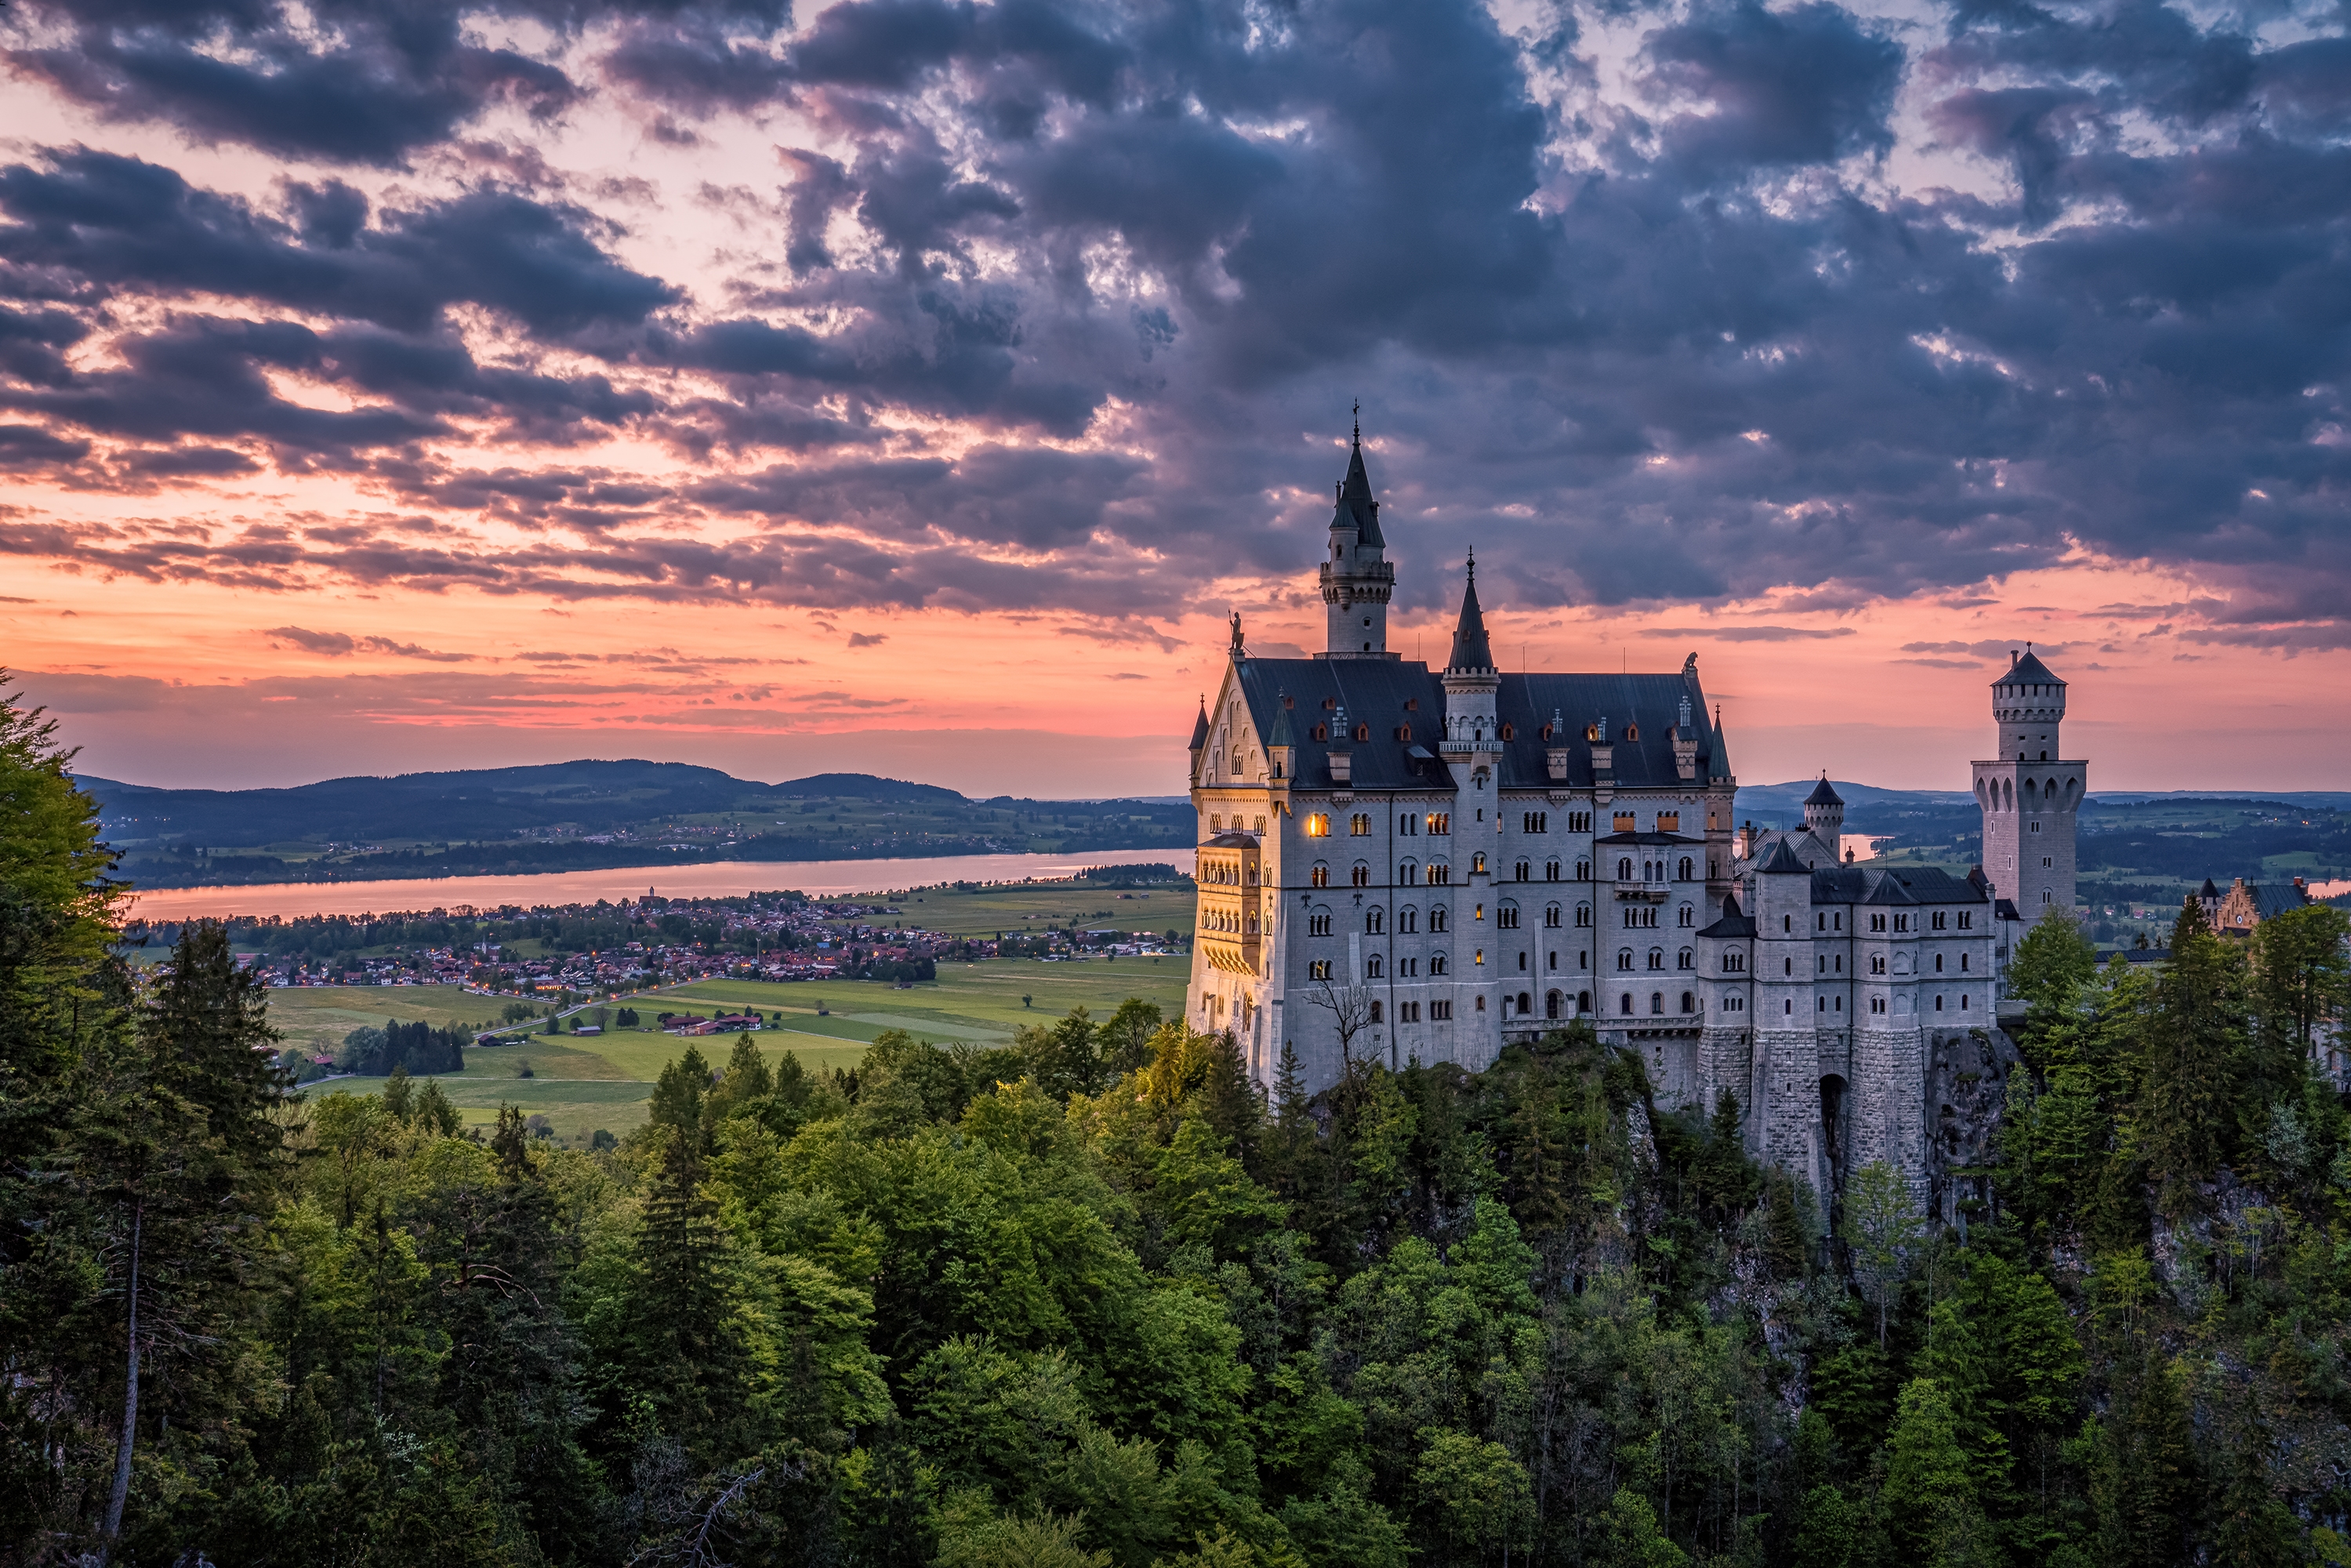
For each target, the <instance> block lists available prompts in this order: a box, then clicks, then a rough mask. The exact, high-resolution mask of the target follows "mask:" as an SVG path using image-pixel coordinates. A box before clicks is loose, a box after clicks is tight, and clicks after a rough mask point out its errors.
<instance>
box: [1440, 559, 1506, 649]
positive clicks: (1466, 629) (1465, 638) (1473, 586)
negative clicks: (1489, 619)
mask: <svg viewBox="0 0 2351 1568" xmlns="http://www.w3.org/2000/svg"><path fill="white" fill-rule="evenodd" d="M1445 667H1446V668H1447V669H1448V670H1490V669H1492V668H1493V667H1494V645H1493V644H1492V643H1489V642H1488V641H1487V640H1486V612H1484V611H1482V610H1480V609H1479V608H1478V558H1477V557H1476V556H1471V557H1470V558H1469V574H1468V581H1467V582H1466V583H1465V584H1463V586H1462V589H1461V619H1460V620H1459V621H1458V622H1455V623H1454V627H1453V656H1452V657H1451V658H1450V659H1447V661H1446V663H1445Z"/></svg>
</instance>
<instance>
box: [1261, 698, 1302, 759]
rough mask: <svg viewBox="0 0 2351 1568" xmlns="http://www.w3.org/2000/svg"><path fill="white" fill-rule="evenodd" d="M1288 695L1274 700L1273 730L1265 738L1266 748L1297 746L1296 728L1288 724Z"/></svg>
mask: <svg viewBox="0 0 2351 1568" xmlns="http://www.w3.org/2000/svg"><path fill="white" fill-rule="evenodd" d="M1265 743H1266V744H1267V745H1268V746H1292V747H1294V746H1296V745H1297V744H1298V729H1297V727H1296V726H1294V725H1292V724H1291V723H1290V695H1289V694H1288V693H1287V692H1284V693H1282V694H1280V695H1279V696H1277V697H1276V698H1275V699H1274V704H1273V730H1272V733H1271V734H1270V735H1268V736H1267V737H1265Z"/></svg>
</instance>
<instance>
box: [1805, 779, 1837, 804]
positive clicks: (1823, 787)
mask: <svg viewBox="0 0 2351 1568" xmlns="http://www.w3.org/2000/svg"><path fill="white" fill-rule="evenodd" d="M1804 804H1805V805H1807V806H1842V805H1844V796H1842V795H1840V794H1838V793H1837V792H1836V791H1835V790H1834V789H1830V788H1829V776H1828V775H1827V774H1825V773H1823V774H1822V775H1821V781H1820V782H1819V783H1817V784H1815V785H1813V792H1812V793H1811V794H1809V795H1807V796H1805V797H1804Z"/></svg>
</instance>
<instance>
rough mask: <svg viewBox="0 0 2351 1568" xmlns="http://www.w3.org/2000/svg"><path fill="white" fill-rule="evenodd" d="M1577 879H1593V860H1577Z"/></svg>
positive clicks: (1581, 880) (1583, 880)
mask: <svg viewBox="0 0 2351 1568" xmlns="http://www.w3.org/2000/svg"><path fill="white" fill-rule="evenodd" d="M1575 880H1576V881H1578V882H1590V881H1591V880H1592V862H1590V861H1578V862H1575Z"/></svg>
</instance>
